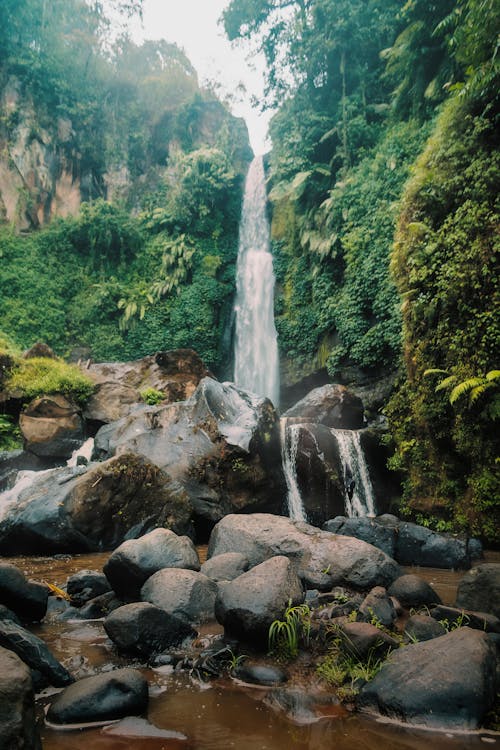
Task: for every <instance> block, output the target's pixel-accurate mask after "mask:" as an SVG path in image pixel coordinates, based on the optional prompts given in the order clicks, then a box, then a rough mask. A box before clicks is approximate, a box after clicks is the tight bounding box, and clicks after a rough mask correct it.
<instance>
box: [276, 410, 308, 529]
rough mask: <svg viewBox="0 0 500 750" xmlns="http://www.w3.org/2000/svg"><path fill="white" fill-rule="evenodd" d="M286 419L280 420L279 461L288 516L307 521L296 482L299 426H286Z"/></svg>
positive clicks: (293, 519)
mask: <svg viewBox="0 0 500 750" xmlns="http://www.w3.org/2000/svg"><path fill="white" fill-rule="evenodd" d="M287 422H288V420H287V419H286V417H282V419H281V420H280V432H281V459H282V463H283V473H284V474H285V480H286V486H287V490H288V492H287V502H288V515H289V517H290V518H291V519H292V521H307V517H306V514H305V513H304V507H303V505H302V497H301V495H300V490H299V484H298V481H297V449H298V447H299V436H300V424H291V425H288V424H287Z"/></svg>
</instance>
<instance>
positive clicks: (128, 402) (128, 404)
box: [83, 365, 142, 424]
mask: <svg viewBox="0 0 500 750" xmlns="http://www.w3.org/2000/svg"><path fill="white" fill-rule="evenodd" d="M94 366H95V365H94ZM101 366H102V365H101ZM141 400H142V399H141V396H140V393H139V391H138V390H136V389H135V388H132V387H131V386H129V385H122V384H121V383H116V382H107V383H99V384H98V385H96V388H95V391H94V393H93V394H92V396H91V397H90V399H89V400H88V401H87V403H86V404H85V409H84V412H83V416H84V417H85V419H86V420H87V421H89V422H98V423H100V424H108V423H109V422H115V421H116V420H117V419H121V418H122V417H125V416H126V415H127V414H129V413H130V411H131V409H132V407H133V406H135V405H136V404H138V403H139V402H140V401H141Z"/></svg>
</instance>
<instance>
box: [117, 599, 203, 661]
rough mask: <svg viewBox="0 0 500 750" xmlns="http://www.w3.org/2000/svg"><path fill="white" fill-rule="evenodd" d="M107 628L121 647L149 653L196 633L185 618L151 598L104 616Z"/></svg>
mask: <svg viewBox="0 0 500 750" xmlns="http://www.w3.org/2000/svg"><path fill="white" fill-rule="evenodd" d="M104 630H105V631H106V633H107V634H108V636H109V637H110V638H111V640H112V641H113V643H114V644H115V645H116V646H117V648H118V649H119V650H120V651H126V652H131V653H134V654H138V655H139V656H146V657H149V656H151V655H152V654H155V653H158V652H160V651H164V650H165V649H167V648H170V647H171V646H178V645H180V644H181V643H182V642H183V641H184V640H185V639H186V638H194V637H195V636H196V631H195V630H193V628H192V627H191V626H190V625H189V624H187V623H186V621H185V620H183V619H180V618H179V617H176V616H175V615H172V614H171V613H170V612H166V611H165V610H164V609H160V607H156V606H155V605H154V604H149V603H148V602H136V603H134V604H125V605H124V606H123V607H118V609H115V610H114V611H113V612H112V613H111V614H110V615H108V617H106V619H105V620H104Z"/></svg>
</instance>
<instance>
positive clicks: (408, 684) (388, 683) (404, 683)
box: [358, 628, 496, 729]
mask: <svg viewBox="0 0 500 750" xmlns="http://www.w3.org/2000/svg"><path fill="white" fill-rule="evenodd" d="M495 661H496V660H495V653H494V648H493V646H492V645H491V644H490V642H489V640H488V636H487V635H486V634H485V633H480V632H479V631H477V630H471V629H470V628H459V629H458V630H455V631H453V632H452V633H448V634H446V635H443V636H441V637H440V638H434V639H433V640H430V641H425V642H424V643H416V644H414V645H409V646H406V647H404V648H401V649H398V650H397V651H395V652H394V653H392V654H391V658H390V660H389V661H388V662H387V663H386V664H384V665H383V667H382V669H381V670H380V672H379V673H378V674H377V675H376V676H375V677H374V679H373V680H371V682H368V683H367V684H366V685H365V686H364V687H363V688H362V690H361V693H360V695H359V698H358V705H359V707H360V708H363V709H366V710H369V711H372V712H376V713H379V714H382V715H383V716H389V717H392V718H395V719H399V720H401V721H404V722H408V723H410V724H421V725H424V726H428V727H442V728H449V729H475V728H477V727H478V726H480V725H481V722H482V721H483V719H484V717H485V715H486V714H487V713H488V711H489V710H490V708H491V707H492V705H493V702H494V699H495Z"/></svg>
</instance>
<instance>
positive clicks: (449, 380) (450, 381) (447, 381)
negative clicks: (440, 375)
mask: <svg viewBox="0 0 500 750" xmlns="http://www.w3.org/2000/svg"><path fill="white" fill-rule="evenodd" d="M456 382H457V376H456V375H448V377H447V378H445V379H444V380H442V381H441V382H440V383H438V384H437V386H436V387H435V388H434V391H435V392H436V393H437V392H438V391H444V390H445V389H446V388H449V387H450V386H452V385H453V384H454V383H456Z"/></svg>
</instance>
